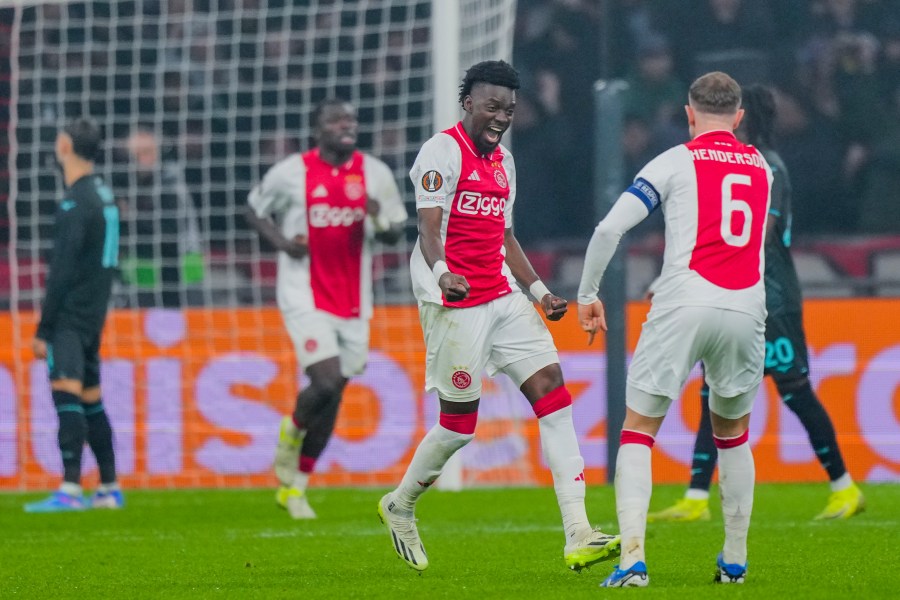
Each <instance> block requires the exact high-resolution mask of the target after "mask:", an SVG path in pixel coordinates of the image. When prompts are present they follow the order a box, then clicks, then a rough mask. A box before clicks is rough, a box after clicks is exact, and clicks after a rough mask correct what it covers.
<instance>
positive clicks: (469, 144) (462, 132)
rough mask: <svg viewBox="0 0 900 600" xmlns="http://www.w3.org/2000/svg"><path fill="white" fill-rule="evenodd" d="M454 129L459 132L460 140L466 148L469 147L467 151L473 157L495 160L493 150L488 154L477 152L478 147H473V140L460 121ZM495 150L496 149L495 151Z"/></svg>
mask: <svg viewBox="0 0 900 600" xmlns="http://www.w3.org/2000/svg"><path fill="white" fill-rule="evenodd" d="M456 131H457V133H459V137H460V138H462V141H463V142H464V143H465V144H466V148H468V149H469V152H471V153H472V155H473V156H475V158H486V159H488V160H496V159H495V158H494V152H491V154H490V156H488V155H487V154H481V153H480V152H478V149H477V148H475V145H474V144H475V142H473V141H472V138H470V137H469V134H468V133H466V130H465V129H464V128H463V126H462V121H460V122H459V123H457V124H456ZM495 152H496V151H495Z"/></svg>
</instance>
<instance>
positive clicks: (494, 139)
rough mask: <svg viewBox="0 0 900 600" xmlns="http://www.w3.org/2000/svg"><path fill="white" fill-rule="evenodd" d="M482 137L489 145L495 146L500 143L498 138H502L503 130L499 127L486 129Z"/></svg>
mask: <svg viewBox="0 0 900 600" xmlns="http://www.w3.org/2000/svg"><path fill="white" fill-rule="evenodd" d="M484 137H486V138H487V140H488V141H489V142H490V143H492V144H496V143H498V142H499V141H500V138H501V137H503V130H502V129H500V128H499V127H488V128H487V129H485V131H484Z"/></svg>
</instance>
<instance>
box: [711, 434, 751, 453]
mask: <svg viewBox="0 0 900 600" xmlns="http://www.w3.org/2000/svg"><path fill="white" fill-rule="evenodd" d="M749 439H750V430H749V429H748V430H745V431H744V433H742V434H741V435H739V436H737V437H733V438H720V437H716V436H713V442H715V444H716V448H718V449H719V450H727V449H728V448H737V447H738V446H740V445H741V444H746V443H747V440H749Z"/></svg>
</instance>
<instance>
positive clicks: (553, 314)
mask: <svg viewBox="0 0 900 600" xmlns="http://www.w3.org/2000/svg"><path fill="white" fill-rule="evenodd" d="M503 246H504V247H505V249H506V264H507V265H509V270H510V271H511V272H512V274H513V277H515V278H516V281H518V282H519V283H520V284H522V285H523V286H524V287H525V288H526V289H528V290H529V291H530V292H531V293H532V294H535V292H534V290H532V289H531V288H532V284H534V283H536V282H537V281H538V280H539V279H540V277H538V274H537V272H535V270H534V267H532V266H531V261H530V260H528V256H526V255H525V251H524V250H522V246H521V245H520V244H519V240H517V239H516V236H515V235H514V234H513V231H512V229H511V228H510V229H507V230H506V232H505V233H504V237H503ZM539 285H540V284H539ZM537 295H540V296H541V297H540V298H538V297H535V300H537V301H538V303H539V304H540V305H541V310H543V311H544V315H546V316H547V319H548V320H550V321H559V320H560V319H562V318H563V317H564V316H565V314H566V311H567V310H568V306H569V302H568V300H566V299H565V298H560V297H559V296H557V295H555V294H553V293H552V292H549V291H546V290H545V291H542V292H538V293H537V294H536V296H537Z"/></svg>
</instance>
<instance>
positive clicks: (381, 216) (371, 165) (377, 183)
mask: <svg viewBox="0 0 900 600" xmlns="http://www.w3.org/2000/svg"><path fill="white" fill-rule="evenodd" d="M366 167H367V175H366V185H367V186H369V189H368V190H367V192H368V194H369V195H368V202H367V203H366V211H367V213H368V215H369V219H371V221H372V225H373V228H374V230H375V239H376V240H378V241H379V242H381V243H383V244H396V243H397V242H398V241H400V238H401V237H403V231H404V229H405V227H406V221H407V219H408V218H409V215H407V213H406V207H405V206H404V205H403V198H402V197H401V196H400V189H399V188H398V187H397V182H396V180H394V175H393V173H391V170H390V169H389V168H388V166H387V165H386V164H384V163H383V162H381V161H379V160H377V159H375V158H372V157H370V156H366ZM368 172H371V176H369V174H368Z"/></svg>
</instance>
